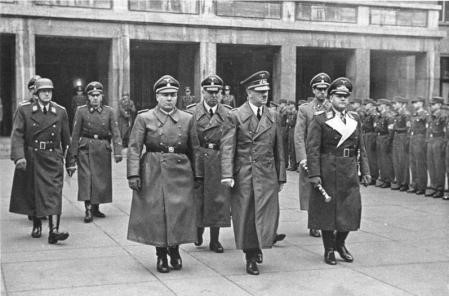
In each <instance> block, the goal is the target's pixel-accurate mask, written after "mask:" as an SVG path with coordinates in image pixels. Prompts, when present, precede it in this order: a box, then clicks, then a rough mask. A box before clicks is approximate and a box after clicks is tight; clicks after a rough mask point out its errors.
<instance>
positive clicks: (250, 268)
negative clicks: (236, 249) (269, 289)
mask: <svg viewBox="0 0 449 296" xmlns="http://www.w3.org/2000/svg"><path fill="white" fill-rule="evenodd" d="M243 252H244V253H245V259H246V273H248V274H251V275H259V268H258V267H257V261H256V260H257V254H258V249H243ZM261 253H262V252H261Z"/></svg>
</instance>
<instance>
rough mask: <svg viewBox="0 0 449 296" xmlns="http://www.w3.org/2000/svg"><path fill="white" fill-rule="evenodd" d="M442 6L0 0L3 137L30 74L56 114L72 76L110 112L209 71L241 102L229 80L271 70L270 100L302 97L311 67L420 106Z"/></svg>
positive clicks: (435, 80)
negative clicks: (42, 85) (100, 95)
mask: <svg viewBox="0 0 449 296" xmlns="http://www.w3.org/2000/svg"><path fill="white" fill-rule="evenodd" d="M442 6H445V5H442V3H439V2H437V1H434V2H425V1H423V2H409V1H332V2H330V1H328V2H325V1H324V2H323V1H314V0H312V1H310V0H309V1H271V2H264V1H254V2H248V1H231V0H226V1H225V0H151V1H150V0H0V16H1V17H0V36H1V59H0V61H1V62H0V68H1V72H0V73H1V77H0V82H1V86H0V87H1V97H2V105H3V110H4V111H3V124H2V134H3V135H7V134H8V133H9V132H10V124H11V122H12V113H13V110H15V108H16V106H17V104H18V103H20V102H21V101H22V99H24V98H26V97H27V89H26V84H27V82H28V80H29V78H30V77H31V76H32V75H34V74H39V75H41V76H45V77H49V78H51V79H52V80H53V81H54V83H55V91H54V96H55V100H56V101H57V102H59V103H60V104H62V105H64V106H66V107H69V106H70V101H71V96H72V95H73V81H74V80H75V79H77V78H81V79H83V80H84V81H91V80H98V81H101V82H102V83H103V84H104V85H105V89H106V100H107V102H108V104H109V105H111V106H113V107H117V103H118V100H119V98H120V95H121V93H123V92H130V93H131V98H132V99H133V100H134V102H135V103H136V106H137V108H138V109H142V108H148V107H152V106H154V105H155V104H156V102H155V97H154V94H153V92H152V86H153V84H154V82H155V81H156V80H157V79H158V78H159V77H160V76H162V75H163V74H171V75H173V76H174V77H176V78H177V79H178V80H179V81H180V82H181V84H182V87H184V86H191V87H192V89H193V92H194V94H195V95H197V96H198V95H200V87H199V85H200V81H201V79H202V78H203V77H205V76H206V75H208V74H209V73H217V74H218V75H220V76H221V77H222V78H223V79H224V80H225V83H226V84H229V85H231V88H232V93H234V95H236V98H237V100H238V103H242V102H243V101H244V100H245V94H244V90H243V89H242V88H241V87H240V85H239V81H241V80H242V79H244V78H245V77H246V76H247V75H249V74H251V73H253V72H255V71H258V70H262V69H264V70H268V71H270V72H271V73H272V78H271V80H272V81H271V82H272V85H273V89H272V92H271V93H270V96H271V98H270V99H272V100H274V101H277V100H279V99H289V100H298V99H299V98H306V97H309V96H311V95H312V93H311V91H310V88H309V86H308V82H309V80H310V78H311V77H313V76H314V75H315V74H316V73H318V72H320V71H325V72H327V73H329V74H330V75H331V77H332V78H336V77H339V76H347V77H349V78H350V79H351V80H353V82H354V90H355V91H354V94H353V95H354V96H355V97H358V98H361V99H364V98H368V97H372V98H381V97H392V96H394V95H402V96H405V97H407V98H413V97H416V96H423V97H425V98H426V99H429V98H430V97H431V96H432V95H436V94H440V92H441V91H442V90H444V91H445V89H446V88H445V87H446V86H445V85H443V84H442V82H441V81H442V80H443V78H444V79H446V76H442V77H441V79H440V75H441V74H440V72H441V70H440V64H441V65H442V63H443V62H442V61H443V60H440V51H441V52H442V53H443V52H444V55H446V53H447V57H448V58H449V45H448V46H447V47H444V46H442V45H441V43H442V42H441V40H442V39H443V38H445V36H446V32H445V28H443V29H442V28H441V27H440V26H439V24H441V22H439V13H440V10H441V8H442ZM448 44H449V43H448ZM446 48H447V50H446ZM441 56H443V55H441ZM441 59H442V58H441ZM447 81H448V85H449V70H448V75H447ZM448 89H449V88H448ZM180 95H183V89H181V91H180Z"/></svg>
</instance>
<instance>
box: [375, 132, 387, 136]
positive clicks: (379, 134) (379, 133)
mask: <svg viewBox="0 0 449 296" xmlns="http://www.w3.org/2000/svg"><path fill="white" fill-rule="evenodd" d="M377 135H378V136H385V135H388V132H386V133H381V132H378V133H377Z"/></svg>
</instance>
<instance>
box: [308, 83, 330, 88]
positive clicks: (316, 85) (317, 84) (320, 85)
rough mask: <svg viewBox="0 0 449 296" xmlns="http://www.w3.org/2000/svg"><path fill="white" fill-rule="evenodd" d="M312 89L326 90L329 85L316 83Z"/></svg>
mask: <svg viewBox="0 0 449 296" xmlns="http://www.w3.org/2000/svg"><path fill="white" fill-rule="evenodd" d="M312 87H314V88H328V87H329V84H327V83H316V84H314V85H312Z"/></svg>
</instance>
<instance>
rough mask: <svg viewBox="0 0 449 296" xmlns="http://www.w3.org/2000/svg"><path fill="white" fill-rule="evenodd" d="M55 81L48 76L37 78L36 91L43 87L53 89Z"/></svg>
mask: <svg viewBox="0 0 449 296" xmlns="http://www.w3.org/2000/svg"><path fill="white" fill-rule="evenodd" d="M53 88H54V87H53V82H52V81H51V80H50V79H48V78H40V79H38V80H36V83H35V89H36V90H35V91H36V93H37V92H38V91H39V90H41V89H53Z"/></svg>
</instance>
